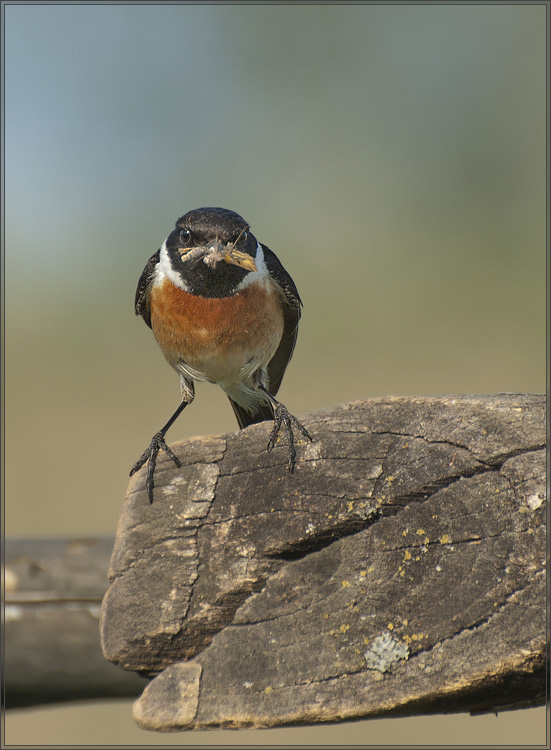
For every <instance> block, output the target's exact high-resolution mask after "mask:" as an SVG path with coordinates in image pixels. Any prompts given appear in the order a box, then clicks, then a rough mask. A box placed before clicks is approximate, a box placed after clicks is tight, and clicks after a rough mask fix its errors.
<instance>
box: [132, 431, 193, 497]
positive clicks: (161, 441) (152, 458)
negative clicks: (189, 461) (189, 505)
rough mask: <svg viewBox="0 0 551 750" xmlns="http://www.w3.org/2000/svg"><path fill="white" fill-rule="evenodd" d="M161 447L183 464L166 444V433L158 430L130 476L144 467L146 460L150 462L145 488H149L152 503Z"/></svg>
mask: <svg viewBox="0 0 551 750" xmlns="http://www.w3.org/2000/svg"><path fill="white" fill-rule="evenodd" d="M161 448H162V449H163V450H164V452H165V453H166V454H167V456H168V457H169V458H171V459H172V460H173V461H174V463H175V464H176V466H177V467H178V468H180V467H181V465H182V464H181V463H180V459H179V458H178V457H177V456H175V455H174V453H173V452H172V451H171V450H170V448H169V447H168V445H167V444H166V442H165V436H164V434H163V433H162V432H156V433H155V435H153V437H152V439H151V443H150V445H149V448H146V450H145V451H144V452H143V453H142V455H141V456H140V457H139V458H138V460H137V461H136V463H135V464H134V466H133V467H132V469H131V470H130V476H132V475H133V474H135V473H136V472H137V471H139V470H140V469H141V468H142V466H143V465H144V464H145V462H146V461H148V462H149V463H148V466H147V478H146V480H145V488H146V490H147V496H148V497H149V502H150V503H152V502H153V475H154V474H155V466H156V464H157V454H158V453H159V450H160V449H161Z"/></svg>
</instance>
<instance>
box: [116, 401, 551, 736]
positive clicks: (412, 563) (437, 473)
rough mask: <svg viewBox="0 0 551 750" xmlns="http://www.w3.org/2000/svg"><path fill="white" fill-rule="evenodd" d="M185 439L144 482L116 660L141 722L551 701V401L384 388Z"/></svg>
mask: <svg viewBox="0 0 551 750" xmlns="http://www.w3.org/2000/svg"><path fill="white" fill-rule="evenodd" d="M304 423H305V425H306V426H307V428H308V430H309V432H310V434H311V435H312V437H313V438H314V441H313V442H312V443H306V442H301V443H300V445H299V451H298V465H297V468H296V470H295V473H294V474H292V475H290V474H289V473H288V472H287V466H286V464H287V453H286V448H285V446H276V448H275V449H274V451H273V452H272V453H266V452H265V446H266V442H267V440H268V435H269V432H270V429H271V425H270V424H266V423H264V424H260V425H254V426H252V427H250V428H248V429H246V430H244V431H242V432H240V433H237V434H230V435H225V436H219V437H205V438H199V439H195V440H190V441H187V442H185V443H179V444H177V445H175V446H172V447H173V450H174V451H175V452H176V454H177V455H178V456H179V458H180V460H181V462H182V468H181V469H176V468H175V466H174V465H173V463H172V462H171V461H170V460H168V459H166V458H164V459H161V460H160V462H159V465H158V468H157V473H156V487H155V501H154V503H153V505H150V504H149V502H148V499H147V495H146V493H145V489H144V478H145V477H144V471H143V470H142V471H141V472H140V473H139V474H138V475H136V476H135V477H133V479H132V481H131V483H130V486H129V490H128V494H127V497H126V500H125V504H124V507H123V511H122V516H121V519H120V523H119V529H118V533H117V538H116V543H115V549H114V553H113V557H112V560H111V567H110V578H111V585H110V587H109V590H108V592H107V594H106V597H105V599H104V603H103V608H102V618H101V620H102V622H101V628H102V642H103V648H104V652H105V654H106V656H107V658H108V659H110V660H112V661H113V662H115V663H116V664H118V665H119V666H121V667H123V668H124V669H129V670H135V671H137V672H141V673H143V674H146V675H148V676H149V677H154V679H153V681H152V682H151V683H150V684H149V685H148V687H147V688H146V689H145V691H144V693H143V695H142V697H141V698H140V699H139V700H138V701H137V702H136V703H135V706H134V715H135V718H136V719H137V721H138V723H139V724H140V725H141V726H142V727H144V728H147V729H154V730H160V731H177V730H181V729H185V728H191V727H193V728H204V727H221V726H233V727H240V726H276V725H281V724H285V723H296V722H317V721H336V720H339V719H352V718H359V717H369V716H382V715H391V714H397V713H400V714H402V715H403V714H419V713H434V712H450V711H484V710H490V709H492V710H497V709H498V708H503V707H521V706H527V705H537V704H539V703H542V702H543V701H544V700H545V663H544V659H545V656H544V655H545V543H544V522H545V467H546V463H545V440H546V433H545V399H544V397H543V396H526V395H515V394H505V395H498V396H488V397H448V398H385V399H374V400H371V401H365V402H357V403H350V404H346V405H344V406H340V407H337V408H334V409H330V410H327V411H322V412H318V413H316V414H313V415H310V417H308V418H306V419H305V420H304Z"/></svg>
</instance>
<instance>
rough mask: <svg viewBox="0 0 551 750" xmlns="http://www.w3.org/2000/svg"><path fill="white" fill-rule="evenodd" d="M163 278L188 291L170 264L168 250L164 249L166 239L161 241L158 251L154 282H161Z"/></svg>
mask: <svg viewBox="0 0 551 750" xmlns="http://www.w3.org/2000/svg"><path fill="white" fill-rule="evenodd" d="M164 279H170V281H172V283H173V284H174V285H175V286H179V287H180V289H183V290H184V291H186V292H189V289H188V287H187V285H186V283H185V282H184V280H183V279H182V277H181V276H180V274H179V273H176V271H175V270H174V269H173V268H172V266H171V264H170V258H169V257H168V250H167V249H166V240H165V241H164V242H163V245H162V247H161V252H160V253H159V265H158V266H157V278H156V283H157V284H162V282H163V281H164Z"/></svg>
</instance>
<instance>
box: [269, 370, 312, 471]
mask: <svg viewBox="0 0 551 750" xmlns="http://www.w3.org/2000/svg"><path fill="white" fill-rule="evenodd" d="M258 387H259V388H260V390H261V391H262V392H263V393H264V394H265V395H266V396H267V397H268V399H269V400H270V403H271V404H272V406H273V407H274V426H273V429H272V432H271V433H270V437H269V439H268V446H267V449H266V450H267V451H268V453H269V452H270V451H271V450H273V448H274V446H275V444H276V440H277V436H278V435H279V431H280V430H281V426H282V425H283V427H284V428H285V432H286V433H287V439H288V441H289V471H290V472H291V474H292V473H293V471H294V469H295V459H296V456H297V452H296V448H295V434H294V432H293V427H296V429H297V430H298V431H299V432H300V433H301V434H302V435H304V437H305V438H308V440H310V441H312V438H311V436H310V434H309V433H308V430H307V429H306V427H304V425H303V424H301V423H300V422H299V421H298V419H297V418H296V417H294V416H293V415H292V414H290V413H289V411H288V409H287V407H286V406H284V405H283V404H282V403H280V402H279V401H277V399H275V398H274V397H273V396H272V394H271V393H270V392H269V391H268V390H267V389H266V388H264V386H263V385H260V384H259V385H258Z"/></svg>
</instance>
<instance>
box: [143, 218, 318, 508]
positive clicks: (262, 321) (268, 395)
mask: <svg viewBox="0 0 551 750" xmlns="http://www.w3.org/2000/svg"><path fill="white" fill-rule="evenodd" d="M134 308H135V313H136V315H140V316H141V317H142V318H143V319H144V321H145V323H146V324H147V325H148V326H149V328H151V330H152V331H153V335H154V337H155V339H156V341H157V343H158V345H159V347H160V349H161V351H162V353H163V355H164V357H165V359H166V360H167V362H168V363H169V364H170V365H171V367H172V368H173V369H174V370H175V371H176V372H177V373H178V375H179V376H180V387H181V401H180V404H179V405H178V408H177V409H176V411H175V412H174V414H173V415H172V416H171V417H170V419H169V420H168V422H167V423H166V424H165V425H164V427H162V428H161V429H160V430H159V431H158V432H156V433H155V435H154V436H153V438H152V439H151V443H150V445H149V446H148V447H147V448H146V450H145V451H144V452H143V453H142V455H141V456H140V458H139V459H138V460H137V461H136V463H135V464H134V465H133V466H132V469H131V471H130V476H132V475H133V474H135V473H136V472H137V471H138V470H139V469H141V467H142V466H143V465H144V464H145V463H147V464H148V466H147V477H146V483H145V484H146V490H147V495H148V498H149V502H150V503H153V488H154V474H155V466H156V462H157V455H158V453H159V451H160V450H163V451H164V452H165V453H166V454H167V456H169V458H170V459H172V461H173V462H174V464H175V465H176V466H177V467H178V468H180V467H181V463H180V460H179V459H178V457H177V456H176V455H175V454H174V453H173V451H172V450H171V449H170V447H169V446H168V445H167V444H166V441H165V435H166V433H167V431H168V429H169V428H170V427H171V426H172V425H173V424H174V422H175V421H176V419H177V418H178V417H179V416H180V414H181V413H182V411H183V410H184V409H185V408H186V407H187V406H188V405H189V404H191V402H192V401H193V399H194V396H195V386H194V383H195V381H206V382H208V383H213V384H216V385H218V386H220V387H221V388H222V390H223V391H224V392H225V393H226V395H227V396H228V399H229V401H230V404H231V406H232V408H233V411H234V413H235V416H236V418H237V422H238V425H239V428H240V429H244V428H245V427H248V426H249V425H252V424H256V423H258V422H264V421H267V420H273V422H274V424H273V428H272V431H271V434H270V436H269V439H268V444H267V451H268V452H269V451H271V450H272V449H273V448H274V446H275V444H276V440H277V438H278V435H279V433H280V430H281V428H282V427H283V428H284V431H285V433H286V435H287V441H288V469H289V471H290V472H291V473H292V472H293V471H294V468H295V463H296V447H295V435H294V431H295V430H296V431H297V433H299V434H300V435H302V436H303V437H304V438H306V439H307V440H310V441H311V440H312V438H311V436H310V434H309V433H308V431H307V429H306V428H305V427H304V425H303V424H302V423H301V422H299V420H298V419H297V418H296V417H294V416H293V415H292V414H290V413H289V411H288V410H287V408H286V407H285V406H284V405H283V404H282V403H281V402H279V401H278V400H276V398H275V396H276V394H277V392H278V390H279V387H280V385H281V381H282V379H283V375H284V373H285V370H286V368H287V365H288V364H289V361H290V359H291V357H292V354H293V350H294V348H295V343H296V339H297V333H298V324H299V320H300V317H301V308H302V300H301V298H300V296H299V293H298V290H297V288H296V285H295V283H294V281H293V280H292V278H291V277H290V275H289V274H288V273H287V271H286V270H285V268H284V267H283V265H282V264H281V262H280V261H279V259H278V258H277V256H276V255H275V253H273V252H272V251H271V250H270V249H269V248H268V247H267V246H266V245H264V244H262V243H261V242H259V241H258V240H257V239H256V237H255V236H254V235H253V234H252V232H251V231H250V226H249V224H248V223H247V222H246V221H245V220H244V219H243V218H242V217H241V216H240V215H239V214H237V213H235V212H234V211H230V210H228V209H225V208H219V207H205V208H198V209H194V210H192V211H188V212H187V213H186V214H184V216H182V217H181V218H179V219H178V220H177V222H176V224H175V227H174V229H173V231H172V232H171V233H170V234H169V235H168V237H167V239H166V240H165V242H164V243H163V244H162V246H161V247H160V248H159V250H157V252H156V253H155V254H154V255H152V256H151V258H150V259H149V260H148V262H147V264H146V266H145V268H144V270H143V272H142V274H141V276H140V279H139V281H138V287H137V289H136V296H135V300H134Z"/></svg>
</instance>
